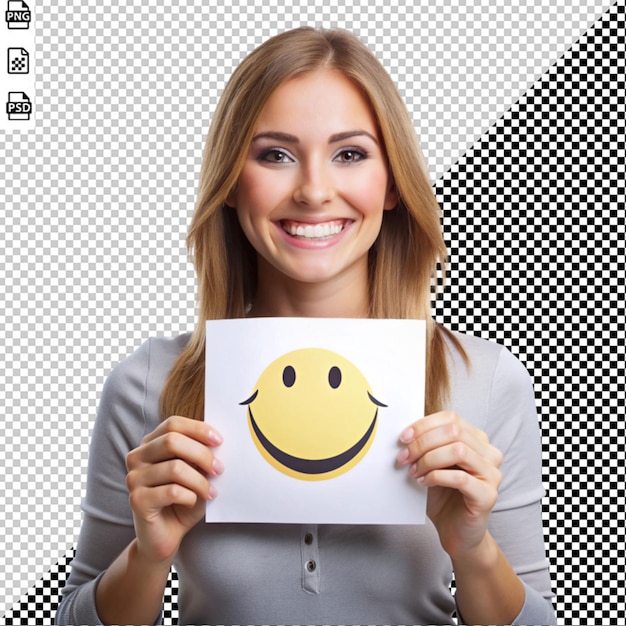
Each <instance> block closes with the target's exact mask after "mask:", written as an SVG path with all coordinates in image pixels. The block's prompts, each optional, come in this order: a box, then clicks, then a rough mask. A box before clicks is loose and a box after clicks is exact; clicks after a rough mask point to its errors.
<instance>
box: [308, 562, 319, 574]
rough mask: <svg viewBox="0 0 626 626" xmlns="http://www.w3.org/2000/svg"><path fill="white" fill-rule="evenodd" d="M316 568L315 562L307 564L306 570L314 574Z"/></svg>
mask: <svg viewBox="0 0 626 626" xmlns="http://www.w3.org/2000/svg"><path fill="white" fill-rule="evenodd" d="M316 567H317V563H316V562H315V561H308V562H307V564H306V568H307V569H308V570H309V572H314V571H315V568H316Z"/></svg>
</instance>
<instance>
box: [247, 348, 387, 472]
mask: <svg viewBox="0 0 626 626" xmlns="http://www.w3.org/2000/svg"><path fill="white" fill-rule="evenodd" d="M240 405H247V407H248V427H249V429H250V434H251V436H252V440H253V441H254V444H255V445H256V447H257V449H258V450H259V452H260V453H261V455H262V456H263V458H264V459H265V460H266V461H267V462H268V463H269V464H270V465H271V466H272V467H274V468H275V469H277V470H278V471H280V472H282V473H283V474H286V475H288V476H291V477H293V478H298V479H300V480H327V479H329V478H335V477H336V476H340V475H341V474H344V473H345V472H347V471H348V470H350V469H351V468H353V467H354V466H355V465H356V464H357V463H358V462H359V461H361V459H362V458H363V457H364V456H365V454H366V453H367V451H368V450H369V448H370V446H371V445H372V442H373V440H374V436H375V433H376V428H377V425H378V407H386V406H387V405H386V404H383V403H382V402H379V401H378V400H377V399H376V398H375V397H374V396H373V395H372V393H371V392H370V387H369V384H368V382H367V380H366V379H365V376H363V374H362V373H361V372H360V371H359V370H358V369H357V368H356V367H355V366H354V365H353V364H352V363H351V362H350V361H349V360H348V359H346V358H344V357H342V356H341V355H339V354H336V353H335V352H331V351H330V350H324V349H321V348H304V349H301V350H295V351H293V352H288V353H287V354H284V355H283V356H281V357H279V358H278V359H276V360H275V361H273V362H272V363H270V364H269V365H268V366H267V367H266V368H265V370H264V371H263V373H262V374H261V376H260V377H259V379H258V381H257V383H256V385H255V387H254V393H253V394H252V395H251V396H250V397H249V398H248V399H247V400H245V401H244V402H240Z"/></svg>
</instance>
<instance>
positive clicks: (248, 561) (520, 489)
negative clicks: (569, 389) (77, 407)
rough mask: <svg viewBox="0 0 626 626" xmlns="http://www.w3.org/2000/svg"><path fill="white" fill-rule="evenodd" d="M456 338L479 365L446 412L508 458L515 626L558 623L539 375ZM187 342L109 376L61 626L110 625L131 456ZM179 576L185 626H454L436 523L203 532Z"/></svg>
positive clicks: (159, 349) (183, 552)
mask: <svg viewBox="0 0 626 626" xmlns="http://www.w3.org/2000/svg"><path fill="white" fill-rule="evenodd" d="M458 337H459V339H460V340H461V342H462V344H463V346H464V347H465V349H466V351H467V353H468V355H469V357H470V360H471V367H470V368H469V369H467V368H466V367H465V365H464V363H463V362H462V360H461V358H460V357H459V355H458V354H456V353H455V351H454V350H453V349H451V353H450V370H451V382H452V385H451V390H452V393H451V397H450V401H449V403H448V408H450V409H452V410H455V411H456V412H457V413H458V414H459V415H460V416H461V417H463V418H464V419H466V420H467V421H468V422H470V423H472V424H473V425H475V426H476V427H478V428H480V429H482V430H484V431H486V432H487V434H488V435H489V438H490V441H491V442H492V443H493V444H494V445H495V446H496V447H497V448H499V449H500V451H501V452H502V453H503V454H504V461H503V464H502V467H501V470H502V474H503V482H502V485H501V487H500V492H499V498H498V501H497V503H496V506H495V508H494V510H493V512H492V514H491V518H490V526H489V528H490V532H491V534H492V535H493V536H494V538H495V539H496V541H497V542H498V544H499V545H500V547H501V548H502V550H503V551H504V553H505V555H506V556H507V557H508V559H509V561H510V562H511V564H512V565H513V567H514V569H515V571H516V572H517V574H518V575H519V576H520V578H521V579H522V581H523V583H524V587H525V591H526V599H525V603H524V606H523V608H522V610H521V612H520V614H519V615H518V616H517V618H516V620H515V622H514V624H545V625H551V624H555V623H556V621H555V617H554V611H553V608H552V603H551V597H552V593H551V588H550V586H551V585H550V575H549V570H548V562H547V559H546V555H545V547H544V542H543V528H542V519H541V506H540V503H541V498H542V497H543V494H544V492H543V488H542V484H541V445H540V436H539V428H538V423H537V414H536V409H535V398H534V392H533V387H532V383H531V380H530V377H529V376H528V373H527V372H526V370H525V369H524V367H523V366H522V365H521V364H520V363H519V361H517V360H516V359H515V357H513V356H512V355H511V353H510V352H508V351H507V350H506V349H505V348H503V347H502V346H500V345H498V344H495V343H492V342H488V341H484V340H482V339H477V338H473V337H469V336H463V335H459V336H458ZM188 339H189V335H181V336H179V337H176V338H173V339H164V338H153V339H150V340H149V341H147V342H146V343H144V344H143V345H142V346H141V347H140V348H139V349H138V350H137V351H136V352H135V353H134V354H132V355H131V356H130V357H129V358H127V359H126V360H124V361H123V362H122V363H120V364H119V365H118V366H117V367H116V368H115V369H114V370H113V372H112V373H111V374H110V376H109V378H108V379H107V382H106V384H105V387H104V390H103V393H102V397H101V400H100V405H99V409H98V414H97V419H96V424H95V427H94V431H93V437H92V442H91V450H90V459H89V470H88V477H87V494H86V498H85V500H84V502H83V514H84V517H83V525H82V528H81V532H80V537H79V540H78V546H77V552H76V557H75V559H74V560H73V562H72V571H71V574H70V576H69V579H68V581H67V584H66V586H65V589H64V591H63V599H62V601H61V604H60V606H59V609H58V611H57V615H56V620H57V624H101V623H102V621H101V620H100V618H99V616H98V613H97V609H96V602H95V597H96V594H95V592H96V587H97V585H98V582H99V580H100V578H101V575H102V573H103V572H104V571H105V570H106V569H107V567H108V566H109V565H110V564H111V562H112V561H113V560H114V559H115V558H116V556H117V555H118V554H119V553H120V552H122V551H123V550H124V548H125V547H126V546H127V545H128V544H129V543H130V542H131V541H132V539H133V538H134V527H133V520H132V512H131V509H130V507H129V503H128V491H127V489H126V483H125V478H126V455H127V454H128V452H129V451H130V450H132V449H133V448H135V447H137V445H138V444H139V442H140V441H141V439H142V437H143V436H144V435H145V434H146V433H148V432H150V431H151V430H153V429H154V428H155V427H156V426H157V424H158V423H159V410H158V408H159V396H160V393H161V389H162V388H163V384H164V382H165V379H166V377H167V375H168V373H169V371H170V370H171V368H172V366H173V364H174V362H175V360H176V358H177V357H178V355H179V354H180V352H181V350H182V349H183V347H184V346H185V344H186V342H187V341H188ZM408 421H410V420H408ZM372 506H376V496H375V494H372ZM311 561H314V562H315V564H316V567H315V568H314V569H313V568H312V567H311V566H310V562H311ZM175 568H176V570H177V573H178V577H179V593H178V603H179V623H180V624H454V623H455V622H454V619H453V618H452V617H451V616H452V614H453V611H454V610H455V602H454V598H453V596H452V595H451V592H450V589H449V585H450V580H451V578H452V568H451V563H450V559H449V557H448V556H447V554H446V553H445V552H444V551H443V549H442V548H441V545H440V543H439V539H438V536H437V533H436V530H435V528H434V527H433V525H432V524H431V523H430V522H428V521H427V523H426V524H425V525H422V526H359V525H357V526H344V525H339V526H337V525H319V526H316V525H304V526H299V525H289V526H286V525H261V524H206V523H204V522H200V523H199V524H198V525H197V526H196V527H195V528H194V529H192V531H191V532H190V533H189V534H188V535H187V536H186V537H185V539H184V540H183V543H182V545H181V549H180V551H179V554H178V556H177V559H176V561H175ZM488 593H489V590H488V589H485V594H488Z"/></svg>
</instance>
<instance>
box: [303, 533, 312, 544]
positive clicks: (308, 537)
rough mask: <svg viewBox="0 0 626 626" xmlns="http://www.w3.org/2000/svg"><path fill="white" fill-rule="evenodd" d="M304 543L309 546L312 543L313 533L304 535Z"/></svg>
mask: <svg viewBox="0 0 626 626" xmlns="http://www.w3.org/2000/svg"><path fill="white" fill-rule="evenodd" d="M304 543H306V545H307V546H310V545H311V544H312V543H313V535H312V534H311V533H307V534H306V535H304Z"/></svg>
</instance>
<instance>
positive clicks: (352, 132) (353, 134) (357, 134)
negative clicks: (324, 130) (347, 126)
mask: <svg viewBox="0 0 626 626" xmlns="http://www.w3.org/2000/svg"><path fill="white" fill-rule="evenodd" d="M362 136H365V137H369V138H370V139H371V140H372V141H373V142H374V143H375V144H378V139H376V137H374V135H372V134H371V133H368V132H367V131H366V130H349V131H347V132H345V133H337V134H335V135H331V136H330V139H329V140H328V143H336V142H337V141H344V140H345V139H351V138H352V137H362Z"/></svg>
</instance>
